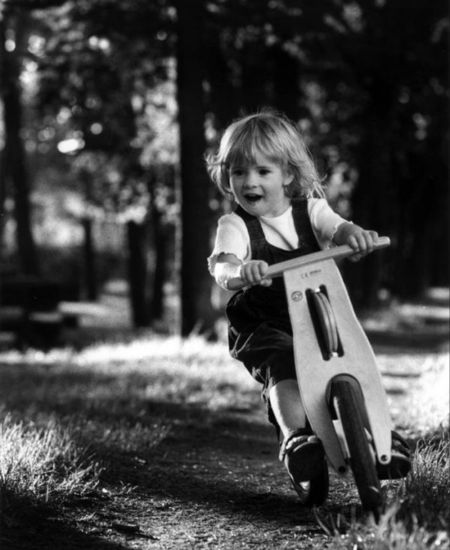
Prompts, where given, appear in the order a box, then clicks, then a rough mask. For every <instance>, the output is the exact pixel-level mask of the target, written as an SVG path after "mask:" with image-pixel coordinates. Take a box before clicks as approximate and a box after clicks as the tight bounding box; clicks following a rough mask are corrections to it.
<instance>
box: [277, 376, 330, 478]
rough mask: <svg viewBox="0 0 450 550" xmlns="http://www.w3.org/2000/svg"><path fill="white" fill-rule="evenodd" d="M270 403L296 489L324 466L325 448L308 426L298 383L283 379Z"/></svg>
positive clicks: (287, 466) (286, 464)
mask: <svg viewBox="0 0 450 550" xmlns="http://www.w3.org/2000/svg"><path fill="white" fill-rule="evenodd" d="M269 401H270V407H271V409H272V412H273V414H274V416H275V419H276V421H277V423H278V426H279V428H280V430H281V434H282V445H281V449H280V460H281V461H282V462H284V464H285V466H286V468H287V471H288V473H289V476H290V477H291V479H292V481H293V483H294V486H295V485H296V484H298V483H300V482H302V481H307V480H309V479H312V478H313V477H314V476H315V475H317V472H318V471H319V470H320V468H321V467H322V462H323V456H324V455H323V447H322V445H321V444H320V442H319V440H318V438H317V437H316V436H315V435H313V433H312V432H311V429H310V427H309V426H307V422H306V415H305V410H304V408H303V405H302V401H301V398H300V392H299V390H298V385H297V381H296V380H293V379H287V380H281V381H280V382H278V383H277V384H275V385H274V386H272V387H271V388H270V391H269Z"/></svg>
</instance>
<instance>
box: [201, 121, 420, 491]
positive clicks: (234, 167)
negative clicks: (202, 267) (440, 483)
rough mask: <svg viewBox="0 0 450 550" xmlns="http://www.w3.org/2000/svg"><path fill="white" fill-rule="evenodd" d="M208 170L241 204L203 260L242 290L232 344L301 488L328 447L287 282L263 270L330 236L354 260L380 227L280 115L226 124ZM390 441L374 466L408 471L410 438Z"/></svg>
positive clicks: (230, 311) (230, 310)
mask: <svg viewBox="0 0 450 550" xmlns="http://www.w3.org/2000/svg"><path fill="white" fill-rule="evenodd" d="M207 168H208V171H209V174H210V176H211V179H212V180H213V181H214V182H215V183H216V184H217V186H218V187H219V189H220V191H221V192H222V193H223V194H224V195H225V196H227V197H229V198H231V199H233V200H234V202H235V203H236V204H237V208H236V210H235V211H234V212H233V213H231V214H227V215H224V216H222V217H221V218H220V219H219V222H218V228H217V235H216V242H215V246H214V250H213V252H212V254H211V256H210V257H209V258H208V264H209V270H210V273H211V274H212V275H213V276H214V278H215V280H216V282H217V283H218V284H219V285H220V286H221V287H222V288H224V289H227V290H236V291H238V292H236V293H235V294H234V295H233V296H232V298H231V299H230V301H229V302H228V305H227V310H226V313H227V317H228V321H229V346H230V352H231V355H232V356H233V357H234V358H236V359H239V360H240V361H242V362H243V363H244V365H245V367H246V368H247V369H248V371H249V372H250V373H251V375H252V376H253V377H254V378H255V379H256V380H257V381H258V382H260V383H261V384H262V385H263V390H262V395H263V398H264V400H265V402H266V403H267V406H268V413H269V420H270V421H271V422H272V423H273V424H274V425H275V427H276V429H277V433H278V435H279V436H280V437H281V442H282V444H281V452H280V460H281V461H283V462H284V464H285V466H286V468H287V471H288V474H289V476H290V478H291V480H292V482H293V485H294V488H296V489H300V487H299V484H300V483H301V482H304V481H307V480H310V479H312V478H313V477H315V476H316V475H318V468H321V467H323V460H324V451H323V447H322V445H321V443H320V441H319V440H318V438H317V437H316V436H315V435H314V434H313V433H312V431H311V428H310V427H309V425H308V422H307V419H306V417H305V412H304V409H303V406H302V403H301V399H300V394H299V390H298V386H297V381H296V373H295V366H294V356H293V341H292V329H291V325H290V320H289V314H288V306H287V302H286V298H285V293H284V283H283V280H282V278H277V279H274V280H269V279H266V278H265V274H266V273H267V269H268V266H269V265H270V264H273V263H277V262H281V261H284V260H288V259H291V258H294V257H297V256H301V255H303V254H309V253H311V252H315V251H317V250H320V249H323V248H328V247H330V246H332V245H333V244H334V245H342V244H347V245H349V246H350V247H351V248H352V249H353V250H354V251H355V253H354V255H352V256H351V258H352V259H353V260H358V259H360V258H361V257H363V256H365V255H366V254H369V253H370V252H371V251H372V249H373V246H374V243H375V242H376V240H377V237H378V235H377V233H376V232H375V231H370V230H366V229H363V228H362V227H359V226H358V225H356V224H353V223H351V222H348V221H346V220H344V219H343V218H341V217H340V216H339V215H338V214H336V213H335V212H334V211H333V210H332V209H331V208H330V206H329V205H328V203H327V201H326V199H325V194H324V192H323V189H322V187H321V185H320V182H319V177H318V175H317V172H316V169H315V167H314V163H313V161H312V159H311V157H310V155H309V153H308V151H307V148H306V146H305V143H304V141H303V139H302V137H301V135H300V134H299V132H298V131H297V130H296V128H295V126H294V124H293V123H292V122H291V121H289V120H288V119H287V118H285V117H284V116H283V115H279V114H277V113H273V112H262V113H258V114H254V115H251V116H247V117H245V118H242V119H240V120H237V121H236V122H234V123H233V124H231V125H230V126H229V127H228V128H227V130H226V131H225V133H224V135H223V137H222V139H221V142H220V147H219V150H218V152H217V154H215V155H210V156H209V157H207ZM393 442H394V449H393V450H394V454H393V459H392V462H391V467H390V469H389V471H380V470H382V468H381V465H379V474H381V475H382V476H384V477H400V476H403V475H406V473H407V471H408V470H409V464H410V462H409V458H408V451H407V444H406V443H405V442H404V441H403V440H401V438H400V436H398V434H395V436H394V438H393ZM394 462H395V464H394ZM384 470H387V469H386V468H384ZM300 491H301V489H300ZM299 494H300V493H299Z"/></svg>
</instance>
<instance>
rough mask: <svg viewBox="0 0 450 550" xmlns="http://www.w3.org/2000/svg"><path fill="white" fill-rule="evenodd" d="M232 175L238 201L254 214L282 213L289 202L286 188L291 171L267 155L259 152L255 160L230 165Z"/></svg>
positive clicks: (230, 174)
mask: <svg viewBox="0 0 450 550" xmlns="http://www.w3.org/2000/svg"><path fill="white" fill-rule="evenodd" d="M229 177H230V187H231V191H232V193H233V195H234V198H235V200H236V202H237V203H238V204H239V205H240V206H241V207H242V208H243V209H244V210H246V211H247V212H248V213H249V214H252V215H253V216H267V217H275V216H280V215H281V214H283V212H285V211H286V210H287V208H288V207H289V205H290V199H289V197H288V196H287V195H286V192H285V188H286V187H287V186H288V185H289V184H290V183H291V181H292V175H290V174H288V173H286V172H285V170H284V169H283V168H282V167H281V166H280V164H278V163H276V162H273V161H271V160H269V159H268V158H267V157H265V156H264V155H261V154H258V155H256V158H255V159H254V162H253V163H248V164H242V165H233V166H231V168H230V171H229Z"/></svg>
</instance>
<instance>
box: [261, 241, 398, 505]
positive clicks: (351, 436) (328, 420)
mask: <svg viewBox="0 0 450 550" xmlns="http://www.w3.org/2000/svg"><path fill="white" fill-rule="evenodd" d="M389 244H390V241H389V238H387V237H382V238H379V239H378V241H377V243H376V245H375V249H379V248H384V247H386V246H389ZM353 253H354V251H353V250H352V249H351V248H350V247H349V246H346V245H345V246H338V247H336V248H332V249H329V250H324V251H320V252H316V253H314V254H309V255H307V256H301V257H299V258H296V259H294V260H288V261H286V262H281V263H278V264H274V265H272V266H270V267H269V271H268V274H267V277H270V278H272V277H277V276H282V277H283V278H284V283H285V287H286V295H287V301H288V306H289V315H290V318H291V322H292V329H293V335H294V357H295V367H296V372H297V379H298V385H299V389H300V395H301V399H302V402H303V406H304V408H305V411H306V415H307V418H308V420H309V423H310V425H311V428H312V430H313V431H314V433H315V434H316V435H317V437H318V438H319V439H320V440H321V442H322V444H323V447H324V449H325V454H326V458H327V461H324V468H323V470H322V472H321V473H320V474H319V475H317V476H316V477H315V478H314V479H311V480H310V481H308V482H305V483H302V484H301V485H300V487H301V490H298V489H297V492H298V493H299V497H300V498H301V500H302V501H303V503H304V504H307V505H320V504H322V503H323V502H324V501H325V499H326V498H327V495H328V483H329V481H328V467H327V462H328V463H329V464H330V465H331V466H332V467H333V468H334V470H335V471H336V472H337V473H338V474H340V475H345V474H346V473H347V472H349V470H351V471H352V472H353V477H354V481H355V483H356V486H357V489H358V493H359V496H360V499H361V503H362V506H363V508H364V509H365V510H367V511H372V512H374V513H375V514H376V515H378V513H379V511H380V510H381V508H382V506H383V496H382V492H381V485H380V480H379V478H378V475H377V470H376V461H378V462H379V463H380V464H382V465H388V464H389V463H390V460H391V419H390V415H389V410H388V405H387V398H386V394H385V390H384V388H383V384H382V380H381V375H380V373H379V370H378V367H377V364H376V360H375V355H374V352H373V350H372V347H371V345H370V343H369V341H368V339H367V337H366V335H365V333H364V331H363V329H362V327H361V325H360V323H359V321H358V319H357V318H356V315H355V313H354V310H353V307H352V304H351V301H350V298H349V296H348V293H347V289H346V287H345V284H344V282H343V280H342V277H341V274H340V272H339V269H338V266H337V265H336V262H335V260H337V259H340V258H345V257H347V256H351V255H352V254H353Z"/></svg>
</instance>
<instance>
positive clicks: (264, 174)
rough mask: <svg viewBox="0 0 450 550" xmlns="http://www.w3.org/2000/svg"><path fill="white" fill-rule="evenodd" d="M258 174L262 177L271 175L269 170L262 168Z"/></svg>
mask: <svg viewBox="0 0 450 550" xmlns="http://www.w3.org/2000/svg"><path fill="white" fill-rule="evenodd" d="M258 173H259V175H260V176H267V174H270V170H269V169H268V168H260V169H259V170H258Z"/></svg>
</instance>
